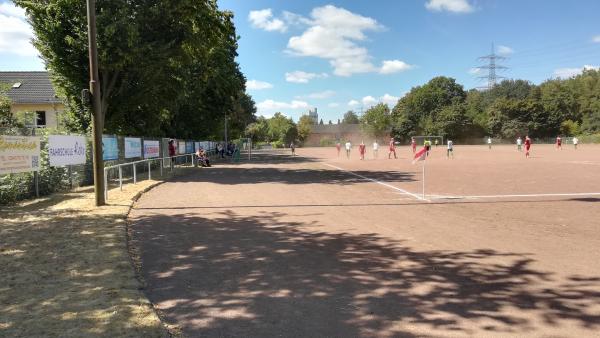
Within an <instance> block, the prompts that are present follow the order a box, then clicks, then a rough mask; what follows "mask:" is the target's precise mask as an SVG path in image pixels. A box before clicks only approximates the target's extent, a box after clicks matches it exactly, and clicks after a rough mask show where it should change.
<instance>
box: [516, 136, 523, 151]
mask: <svg viewBox="0 0 600 338" xmlns="http://www.w3.org/2000/svg"><path fill="white" fill-rule="evenodd" d="M522 147H523V139H521V136H519V138H518V139H517V150H518V151H522Z"/></svg>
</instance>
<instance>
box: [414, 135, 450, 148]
mask: <svg viewBox="0 0 600 338" xmlns="http://www.w3.org/2000/svg"><path fill="white" fill-rule="evenodd" d="M413 138H414V139H415V142H416V143H417V145H419V146H422V145H424V144H425V141H427V140H429V141H430V142H431V145H432V146H434V147H435V145H436V143H435V141H436V140H437V142H438V143H437V145H443V144H444V137H443V136H435V135H430V136H426V135H420V136H413Z"/></svg>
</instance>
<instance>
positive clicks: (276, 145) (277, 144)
mask: <svg viewBox="0 0 600 338" xmlns="http://www.w3.org/2000/svg"><path fill="white" fill-rule="evenodd" d="M271 146H272V147H273V148H284V147H285V144H284V143H283V141H273V142H271Z"/></svg>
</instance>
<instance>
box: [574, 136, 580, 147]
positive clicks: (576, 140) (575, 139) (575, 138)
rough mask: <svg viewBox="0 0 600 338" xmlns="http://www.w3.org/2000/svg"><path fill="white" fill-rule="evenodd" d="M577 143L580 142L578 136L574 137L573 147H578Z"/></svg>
mask: <svg viewBox="0 0 600 338" xmlns="http://www.w3.org/2000/svg"><path fill="white" fill-rule="evenodd" d="M577 144H579V139H578V138H577V137H573V147H575V149H577Z"/></svg>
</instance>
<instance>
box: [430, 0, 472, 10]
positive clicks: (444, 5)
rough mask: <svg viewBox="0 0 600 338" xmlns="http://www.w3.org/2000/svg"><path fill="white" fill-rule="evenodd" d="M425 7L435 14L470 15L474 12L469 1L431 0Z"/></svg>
mask: <svg viewBox="0 0 600 338" xmlns="http://www.w3.org/2000/svg"><path fill="white" fill-rule="evenodd" d="M425 7H426V8H427V9H428V10H430V11H435V12H441V11H448V12H454V13H470V12H472V11H473V10H474V8H473V6H471V4H470V3H469V1H467V0H429V1H428V2H427V3H426V4H425Z"/></svg>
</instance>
